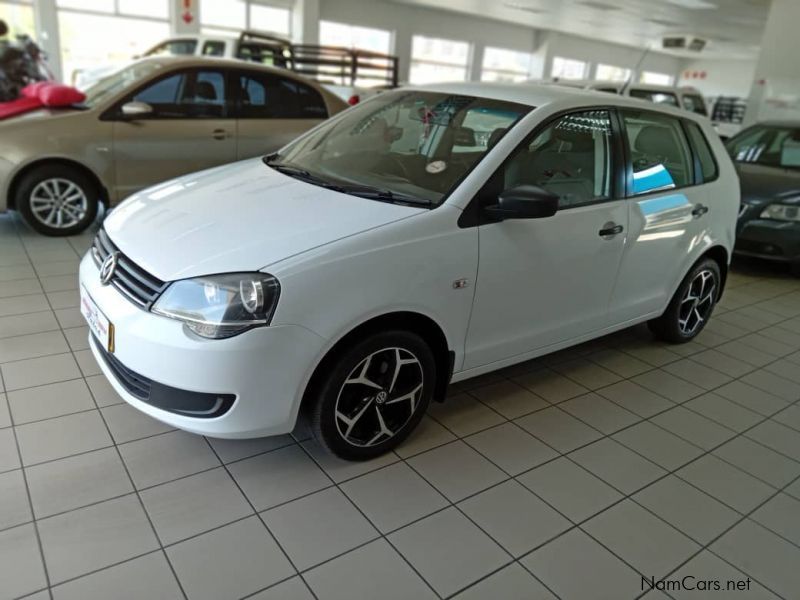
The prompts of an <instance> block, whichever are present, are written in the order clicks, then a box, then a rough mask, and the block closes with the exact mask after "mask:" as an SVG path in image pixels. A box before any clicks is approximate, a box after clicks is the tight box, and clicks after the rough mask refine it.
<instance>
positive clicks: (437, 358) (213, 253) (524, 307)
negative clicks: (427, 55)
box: [80, 84, 739, 459]
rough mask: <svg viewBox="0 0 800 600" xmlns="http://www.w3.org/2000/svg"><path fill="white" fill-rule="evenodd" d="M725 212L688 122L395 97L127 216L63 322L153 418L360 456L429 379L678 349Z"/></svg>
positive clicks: (728, 178)
mask: <svg viewBox="0 0 800 600" xmlns="http://www.w3.org/2000/svg"><path fill="white" fill-rule="evenodd" d="M738 207H739V186H738V181H737V178H736V175H735V172H734V169H733V166H732V164H731V162H730V160H729V158H728V156H727V154H726V152H725V150H724V148H723V146H722V143H721V142H720V141H719V138H718V137H717V136H716V135H715V134H714V132H713V130H712V129H711V126H710V124H709V123H708V122H707V121H706V120H704V119H701V118H699V117H696V116H694V115H692V114H689V113H687V112H682V111H681V112H679V111H677V110H673V109H669V108H661V107H658V106H654V105H652V104H649V103H644V102H641V101H637V100H631V99H627V98H621V97H615V96H610V95H608V94H597V93H593V92H583V91H573V90H568V89H560V88H557V87H554V86H549V87H538V88H537V87H529V86H506V85H487V84H451V85H438V86H432V87H423V88H419V89H402V90H398V91H393V92H387V93H384V94H381V95H379V96H377V97H375V98H374V99H372V100H370V101H368V102H365V103H363V104H361V105H359V106H356V107H354V108H351V109H349V110H347V111H345V112H343V113H341V114H340V115H338V116H337V117H335V118H333V119H331V120H330V121H327V122H325V123H323V124H322V125H320V126H318V127H316V128H315V129H313V130H312V131H310V132H309V133H307V134H305V135H303V136H302V137H300V138H299V139H297V140H296V141H294V142H292V143H291V144H289V145H288V146H286V147H285V148H283V149H282V150H281V151H280V152H278V153H276V154H273V155H271V156H268V157H266V158H265V159H263V160H260V159H257V160H250V161H245V162H241V163H237V164H234V165H230V166H226V167H220V168H216V169H212V170H210V171H205V172H202V173H198V174H195V175H190V176H187V177H183V178H181V179H176V180H173V181H170V182H168V183H165V184H162V185H160V186H157V187H154V188H151V189H149V190H147V191H145V192H142V193H139V194H137V195H136V196H133V197H131V198H130V199H129V200H128V201H126V202H125V203H124V204H122V205H121V206H120V207H119V208H117V209H116V210H115V211H114V212H113V213H112V214H111V215H110V216H109V217H108V218H107V219H106V221H105V224H104V227H103V229H102V230H101V231H100V232H99V234H98V235H97V238H96V240H95V243H94V246H93V247H92V248H91V250H90V251H89V252H88V254H87V255H86V257H85V258H84V259H83V262H82V264H81V271H80V283H81V286H80V287H81V294H82V300H81V302H82V310H83V313H84V315H85V316H86V318H87V321H88V323H89V325H90V328H91V332H92V333H91V347H92V350H93V352H94V355H95V357H96V358H97V361H98V363H99V364H100V366H101V367H102V369H103V372H104V373H105V375H106V376H107V377H108V379H109V380H110V382H111V384H112V385H113V386H114V387H115V389H116V390H117V391H118V392H119V394H120V395H121V396H122V397H123V398H124V399H125V400H127V401H128V402H129V403H130V404H131V405H133V406H134V407H136V408H138V409H139V410H142V411H143V412H145V413H147V414H149V415H151V416H153V417H155V418H156V419H160V420H162V421H164V422H166V423H169V424H170V425H173V426H175V427H179V428H181V429H185V430H188V431H192V432H196V433H200V434H205V435H209V436H212V437H223V438H247V437H260V436H267V435H273V434H281V433H286V432H288V431H290V430H292V428H293V426H294V424H295V421H296V419H297V417H298V413H299V412H300V411H301V410H303V411H307V414H308V415H309V417H310V422H311V423H312V425H313V429H314V432H315V435H316V436H317V438H318V439H319V441H320V442H321V443H322V444H324V445H325V446H326V447H327V448H328V449H330V450H331V451H332V452H334V453H335V454H337V455H339V456H341V457H344V458H348V459H366V458H369V457H373V456H375V455H378V454H380V453H382V452H386V451H387V450H389V449H391V448H393V447H394V446H396V445H397V444H398V443H400V442H401V441H402V440H403V439H404V438H405V437H406V436H407V435H408V434H409V433H410V432H411V431H412V430H413V429H414V427H415V426H416V425H417V423H418V422H419V420H420V418H421V417H422V415H423V413H424V412H425V409H426V408H427V406H428V404H429V402H430V401H431V400H432V399H435V400H441V399H443V398H444V396H445V390H446V388H447V385H448V384H449V383H450V382H455V381H460V380H463V379H467V378H469V377H473V376H476V375H480V374H482V373H486V372H488V371H493V370H495V369H499V368H502V367H506V366H509V365H512V364H514V363H518V362H521V361H525V360H528V359H530V358H533V357H536V356H539V355H542V354H546V353H548V352H552V351H554V350H558V349H560V348H564V347H567V346H570V345H573V344H577V343H580V342H583V341H585V340H588V339H591V338H595V337H598V336H602V335H605V334H607V333H609V332H612V331H615V330H618V329H622V328H625V327H629V326H631V325H634V324H636V323H639V322H642V321H648V322H649V323H650V325H651V328H652V330H653V332H654V334H655V335H657V336H658V337H660V338H662V339H666V340H669V341H671V342H677V343H680V342H686V341H688V340H691V339H692V338H694V337H695V336H696V335H697V334H698V333H699V332H700V331H701V330H702V329H703V327H704V326H705V324H706V323H707V322H708V319H709V317H710V316H711V313H712V311H713V309H714V305H715V303H716V301H717V300H718V299H719V297H720V294H721V293H722V289H723V286H724V284H725V277H726V273H727V269H728V261H729V257H730V254H731V249H732V247H733V243H734V229H735V224H736V216H737V211H738Z"/></svg>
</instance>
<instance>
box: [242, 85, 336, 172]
mask: <svg viewBox="0 0 800 600" xmlns="http://www.w3.org/2000/svg"><path fill="white" fill-rule="evenodd" d="M233 82H234V85H235V88H236V94H237V98H238V100H237V117H238V119H237V132H238V133H237V137H238V141H239V144H238V149H237V157H238V158H240V159H243V158H250V157H252V156H263V155H265V154H269V153H270V152H274V151H275V150H278V149H279V148H281V147H283V146H284V145H286V144H287V143H289V142H290V141H292V140H293V139H294V138H296V137H297V136H298V135H300V134H301V133H303V132H305V131H308V130H309V129H311V128H312V127H314V126H315V125H317V124H318V123H321V122H322V121H324V120H325V119H327V118H328V109H327V106H326V105H325V100H324V99H323V98H322V95H321V94H320V93H319V92H318V91H317V90H316V89H314V88H313V87H312V86H310V85H306V84H305V83H303V82H301V81H298V80H296V79H293V78H289V77H282V76H280V75H278V74H276V73H272V72H267V71H256V70H242V71H240V72H238V73H236V75H235V76H234V78H233Z"/></svg>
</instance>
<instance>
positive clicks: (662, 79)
mask: <svg viewBox="0 0 800 600" xmlns="http://www.w3.org/2000/svg"><path fill="white" fill-rule="evenodd" d="M639 81H640V82H641V83H647V84H650V85H672V83H673V82H674V81H675V78H674V77H673V76H672V75H667V74H666V73H656V72H655V71H642V76H641V77H640V78H639Z"/></svg>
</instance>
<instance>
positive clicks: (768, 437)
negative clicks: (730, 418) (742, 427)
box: [745, 405, 800, 461]
mask: <svg viewBox="0 0 800 600" xmlns="http://www.w3.org/2000/svg"><path fill="white" fill-rule="evenodd" d="M796 406H797V405H795V407H796ZM745 435H746V436H747V437H748V438H750V439H751V440H756V441H757V442H760V443H761V444H763V445H764V446H767V447H768V448H772V449H773V450H775V452H779V453H781V454H783V455H784V456H788V457H790V458H793V459H795V460H797V461H800V431H795V430H794V429H792V428H790V427H787V426H786V425H783V424H781V423H776V422H775V421H765V422H764V423H761V424H760V425H756V426H755V427H753V429H751V430H750V431H748V432H747V433H746V434H745Z"/></svg>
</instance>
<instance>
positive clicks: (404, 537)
mask: <svg viewBox="0 0 800 600" xmlns="http://www.w3.org/2000/svg"><path fill="white" fill-rule="evenodd" d="M389 541H390V542H391V544H392V545H393V546H394V547H395V548H397V549H398V550H399V551H400V553H401V554H402V555H403V556H404V557H405V558H406V560H407V561H408V562H410V563H411V564H412V565H413V567H414V568H415V569H416V571H417V572H418V573H420V574H421V575H422V577H424V578H425V580H426V581H427V582H428V583H429V584H430V585H431V586H432V587H433V589H434V590H435V591H436V592H437V593H438V594H439V595H442V596H447V595H450V594H454V593H455V592H458V591H459V590H461V589H463V588H465V587H467V586H469V585H470V584H472V583H474V582H476V581H477V580H478V579H480V578H482V577H484V576H486V575H488V574H489V573H491V572H493V571H495V570H497V569H499V568H500V567H502V566H504V565H505V564H507V563H509V562H510V561H511V557H510V556H509V555H508V554H507V553H506V552H505V551H504V550H503V549H502V548H501V547H500V546H498V545H497V544H496V543H495V542H493V541H492V540H491V538H489V537H488V536H487V535H486V534H485V533H483V532H482V531H481V530H480V529H479V528H478V527H476V526H475V525H474V524H473V523H472V522H470V521H469V519H467V518H466V517H465V516H464V515H462V514H461V513H460V512H458V510H456V509H455V508H448V509H446V510H443V511H441V512H438V513H436V514H435V515H431V516H430V517H427V518H425V519H423V520H422V521H417V522H416V523H414V524H412V525H409V526H408V527H405V528H403V529H401V530H400V531H396V532H395V533H393V534H391V535H390V536H389Z"/></svg>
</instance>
